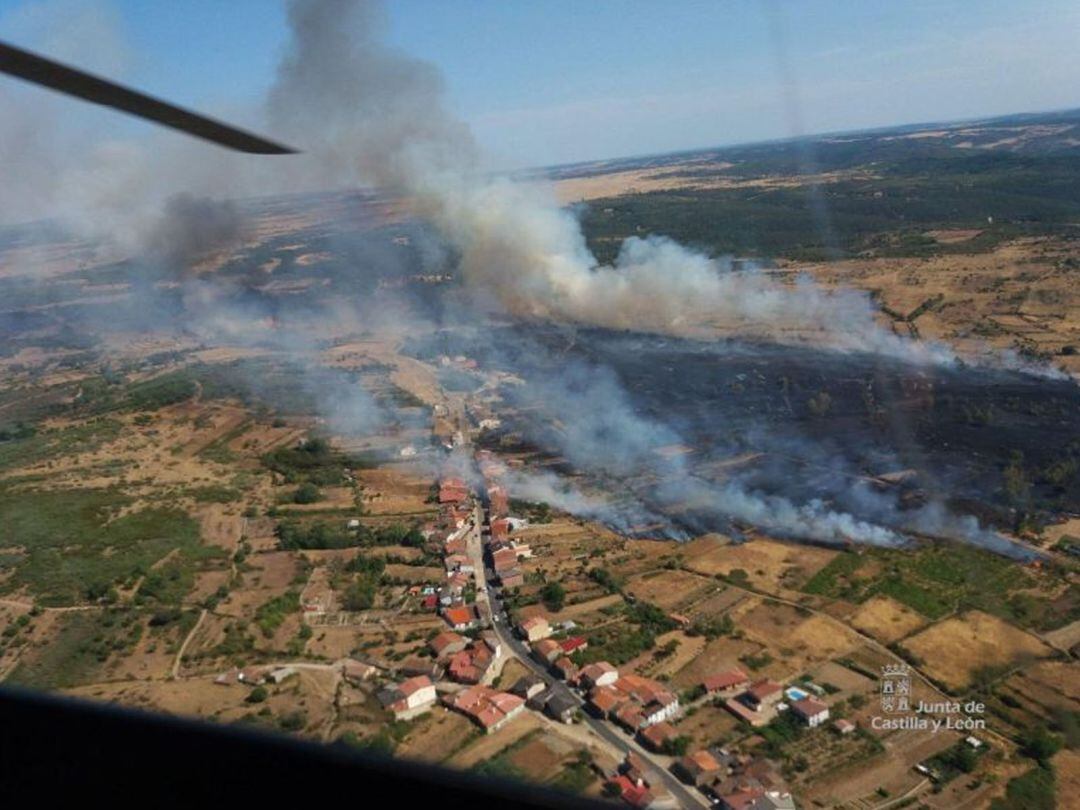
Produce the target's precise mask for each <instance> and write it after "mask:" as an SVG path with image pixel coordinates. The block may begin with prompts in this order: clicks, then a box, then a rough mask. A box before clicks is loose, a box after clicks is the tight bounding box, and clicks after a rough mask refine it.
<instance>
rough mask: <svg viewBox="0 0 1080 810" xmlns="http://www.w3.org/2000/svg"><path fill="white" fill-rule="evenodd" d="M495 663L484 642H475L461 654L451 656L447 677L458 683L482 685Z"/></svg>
mask: <svg viewBox="0 0 1080 810" xmlns="http://www.w3.org/2000/svg"><path fill="white" fill-rule="evenodd" d="M494 661H495V656H494V655H493V654H492V652H491V650H490V649H488V646H487V645H486V644H484V643H482V642H473V643H472V644H470V645H469V646H468V647H466V648H465V649H464V650H462V651H461V652H457V653H454V654H453V655H452V656H450V661H449V663H448V664H447V667H446V675H447V677H448V678H450V680H452V681H456V682H457V683H471V684H476V683H480V681H482V680H483V679H484V676H485V675H486V674H487V672H488V670H489V669H490V668H491V665H492V664H493V663H494Z"/></svg>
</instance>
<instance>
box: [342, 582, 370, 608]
mask: <svg viewBox="0 0 1080 810" xmlns="http://www.w3.org/2000/svg"><path fill="white" fill-rule="evenodd" d="M341 606H342V607H343V608H345V610H348V611H358V610H370V609H371V608H372V607H374V606H375V583H374V582H373V581H371V580H370V579H367V578H363V579H361V580H359V581H358V582H354V583H353V584H352V585H350V586H349V587H348V588H347V589H346V590H345V593H344V594H343V595H342V597H341Z"/></svg>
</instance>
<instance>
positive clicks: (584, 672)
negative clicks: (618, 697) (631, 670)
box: [578, 661, 619, 689]
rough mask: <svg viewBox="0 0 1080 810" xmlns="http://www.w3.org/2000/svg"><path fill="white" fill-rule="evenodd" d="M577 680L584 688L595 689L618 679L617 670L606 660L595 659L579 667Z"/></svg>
mask: <svg viewBox="0 0 1080 810" xmlns="http://www.w3.org/2000/svg"><path fill="white" fill-rule="evenodd" d="M578 680H579V681H581V685H582V686H583V687H584V688H586V689H595V688H596V687H597V686H610V685H611V684H613V683H615V681H617V680H619V670H617V669H615V667H613V666H612V665H611V664H609V663H608V662H607V661H597V662H595V663H592V664H588V665H586V666H584V667H582V668H581V672H579V673H578Z"/></svg>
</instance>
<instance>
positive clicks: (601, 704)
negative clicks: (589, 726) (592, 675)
mask: <svg viewBox="0 0 1080 810" xmlns="http://www.w3.org/2000/svg"><path fill="white" fill-rule="evenodd" d="M589 702H590V703H592V705H593V706H595V707H596V708H597V709H599V710H600V711H602V712H603V713H604V714H607V713H608V712H610V711H611V710H612V709H614V708H615V707H616V706H618V705H619V695H618V693H616V692H615V690H614V689H609V688H608V687H606V686H600V687H597V688H596V689H593V690H592V692H590V693H589Z"/></svg>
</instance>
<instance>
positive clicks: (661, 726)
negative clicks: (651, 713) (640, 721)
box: [641, 720, 679, 749]
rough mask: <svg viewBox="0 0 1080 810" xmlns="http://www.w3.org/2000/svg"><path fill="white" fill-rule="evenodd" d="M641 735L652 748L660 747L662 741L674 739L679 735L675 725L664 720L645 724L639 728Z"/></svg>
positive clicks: (662, 744) (662, 743)
mask: <svg viewBox="0 0 1080 810" xmlns="http://www.w3.org/2000/svg"><path fill="white" fill-rule="evenodd" d="M641 736H642V737H643V738H644V739H645V740H647V741H648V742H649V743H650V744H651V745H652V746H653V747H654V748H657V749H659V748H662V747H663V746H664V743H665V742H667V741H668V740H674V739H675V738H676V737H678V736H679V732H678V731H676V730H675V726H673V725H671V723H669V722H667V721H666V720H664V721H663V722H660V723H653V724H652V725H651V726H646V727H645V728H643V729H642V730H641Z"/></svg>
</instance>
